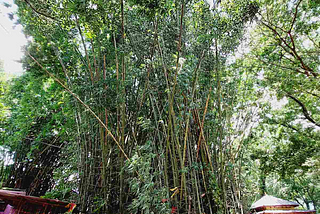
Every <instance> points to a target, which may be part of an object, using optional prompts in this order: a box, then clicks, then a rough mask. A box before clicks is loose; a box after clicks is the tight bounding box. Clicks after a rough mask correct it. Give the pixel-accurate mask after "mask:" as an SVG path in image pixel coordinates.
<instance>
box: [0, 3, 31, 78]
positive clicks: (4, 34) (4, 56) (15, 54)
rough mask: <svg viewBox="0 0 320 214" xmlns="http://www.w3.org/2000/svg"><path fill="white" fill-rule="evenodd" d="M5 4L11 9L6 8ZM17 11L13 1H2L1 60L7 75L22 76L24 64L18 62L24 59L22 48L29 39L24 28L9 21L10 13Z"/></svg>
mask: <svg viewBox="0 0 320 214" xmlns="http://www.w3.org/2000/svg"><path fill="white" fill-rule="evenodd" d="M3 3H8V4H10V5H11V7H9V8H7V7H5V6H4V5H3ZM16 10H17V5H15V4H13V0H0V60H2V61H3V62H4V70H5V72H6V73H9V74H13V75H20V74H22V73H23V70H22V64H21V63H19V62H17V61H18V60H20V59H21V58H22V57H23V52H22V46H24V45H26V44H27V39H26V37H25V36H24V34H23V33H22V26H21V25H15V24H14V23H15V21H16V20H10V19H9V16H8V13H12V12H15V11H16ZM15 18H16V17H15Z"/></svg>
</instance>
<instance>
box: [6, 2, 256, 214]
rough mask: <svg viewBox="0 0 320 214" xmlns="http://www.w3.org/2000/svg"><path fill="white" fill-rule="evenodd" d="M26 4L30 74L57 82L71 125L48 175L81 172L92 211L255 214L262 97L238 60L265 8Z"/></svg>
mask: <svg viewBox="0 0 320 214" xmlns="http://www.w3.org/2000/svg"><path fill="white" fill-rule="evenodd" d="M15 3H16V4H18V6H19V9H18V16H19V22H20V23H21V24H22V25H23V26H24V28H25V33H26V34H27V35H29V36H31V37H32V42H30V43H29V44H28V46H27V47H26V57H25V58H24V59H23V63H24V67H25V69H26V70H27V72H29V73H32V74H33V75H34V76H36V77H39V78H40V79H41V80H40V81H44V80H46V81H47V80H48V79H49V80H50V81H51V83H50V84H52V85H55V90H56V93H57V95H56V97H53V98H52V99H57V101H59V100H61V99H62V98H61V97H63V101H61V102H59V108H58V109H59V110H57V111H52V115H51V116H52V117H54V115H55V114H56V113H57V112H60V111H62V112H65V114H64V115H61V117H59V118H58V119H59V120H63V121H65V120H67V121H69V122H61V123H62V125H66V124H69V123H71V124H70V125H69V126H68V131H67V132H66V133H67V134H64V135H67V136H68V137H67V139H66V138H64V139H61V138H59V139H56V138H54V137H52V138H48V141H49V142H47V144H46V147H45V148H48V149H49V150H50V152H48V153H45V154H47V156H46V157H39V158H40V159H41V161H42V163H46V162H49V163H47V165H46V170H47V171H42V173H45V174H47V173H49V174H51V175H52V173H53V172H52V171H53V170H56V169H58V168H60V169H61V170H62V171H65V170H66V168H67V167H66V166H71V165H73V167H74V168H75V172H74V173H73V177H74V181H75V183H76V186H77V197H76V200H77V201H76V202H77V203H78V204H79V210H80V211H81V212H82V213H146V214H147V213H170V212H172V211H173V208H174V209H176V210H175V211H176V213H211V214H213V213H241V214H243V213H244V212H247V211H248V206H250V204H248V202H247V200H248V199H247V198H246V197H247V193H246V192H243V191H244V188H243V185H244V182H243V179H244V174H243V170H244V169H243V166H244V161H245V160H246V159H245V158H246V157H245V156H246V155H245V154H244V149H245V148H246V147H247V146H248V142H249V139H250V138H251V137H252V135H251V131H252V129H253V128H254V126H255V125H256V122H257V120H258V118H259V117H258V115H259V113H260V106H259V104H257V102H256V100H258V99H259V98H260V97H261V96H262V93H260V92H259V91H257V90H255V84H256V83H255V82H254V81H253V79H254V78H255V77H254V75H255V74H254V72H251V71H250V69H243V68H242V67H241V66H239V64H237V63H236V59H235V56H234V54H235V53H236V52H237V51H238V50H239V45H240V44H242V43H243V42H244V40H245V39H246V36H245V34H244V33H245V29H246V28H247V27H248V26H249V24H250V23H252V22H254V19H255V17H256V15H257V14H258V12H259V4H258V2H257V1H254V0H232V1H231V0H224V1H221V2H219V1H217V2H214V5H213V6H212V7H210V8H209V5H207V4H206V2H204V1H195V0H159V1H153V0H128V1H124V0H117V1H116V0H109V1H105V0H87V1H86V0H74V1H67V0H53V1H43V0H33V1H29V0H16V2H15ZM66 112H67V113H66ZM51 116H50V117H51ZM42 119H43V118H42ZM70 121H72V122H70ZM48 145H49V146H48ZM50 145H54V147H53V148H49V147H50ZM41 148H42V147H41ZM41 148H40V150H41ZM17 167H18V166H17ZM21 167H22V166H21V165H20V168H21ZM22 168H23V167H22ZM40 171H41V170H40ZM35 173H38V174H39V172H38V171H36V172H35ZM11 178H12V179H11V183H10V182H9V183H10V185H11V186H12V187H14V186H19V185H17V184H16V183H14V182H15V181H14V178H15V176H12V177H11ZM39 179H40V180H41V179H44V178H41V177H40V178H39ZM48 179H49V178H48ZM51 179H52V177H51ZM50 185H51V186H47V187H40V186H37V185H34V186H33V187H34V188H40V189H41V188H44V189H43V191H44V192H45V191H46V190H50V189H52V188H53V186H54V185H55V184H53V183H52V184H50ZM33 191H34V192H33V193H37V191H35V190H34V189H33ZM43 191H42V192H41V191H38V194H39V195H41V194H42V193H43ZM29 193H32V191H31V190H29Z"/></svg>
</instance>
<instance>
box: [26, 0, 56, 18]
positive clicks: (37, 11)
mask: <svg viewBox="0 0 320 214" xmlns="http://www.w3.org/2000/svg"><path fill="white" fill-rule="evenodd" d="M24 1H25V3H27V5H29V6H30V8H31V9H32V10H33V11H34V12H35V13H38V14H40V15H42V16H44V17H46V18H49V19H52V20H54V21H56V19H55V18H53V17H52V16H50V15H48V14H46V13H43V12H41V11H39V10H37V9H36V8H35V7H33V6H32V4H30V2H29V1H28V0H24Z"/></svg>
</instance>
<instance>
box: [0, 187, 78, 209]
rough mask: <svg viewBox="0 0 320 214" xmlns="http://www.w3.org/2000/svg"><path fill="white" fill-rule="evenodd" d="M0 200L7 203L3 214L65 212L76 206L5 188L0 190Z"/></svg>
mask: <svg viewBox="0 0 320 214" xmlns="http://www.w3.org/2000/svg"><path fill="white" fill-rule="evenodd" d="M0 200H2V201H4V202H5V203H6V204H7V209H6V210H4V212H3V213H4V214H7V213H19V214H34V213H52V214H53V213H65V212H69V211H72V210H73V209H74V208H75V207H76V204H73V203H68V202H64V201H59V200H55V199H46V198H39V197H34V196H26V195H25V193H24V192H15V191H6V190H0ZM1 213H2V212H1V211H0V214H1Z"/></svg>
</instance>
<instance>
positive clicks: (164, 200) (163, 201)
mask: <svg viewBox="0 0 320 214" xmlns="http://www.w3.org/2000/svg"><path fill="white" fill-rule="evenodd" d="M167 201H169V199H167V198H164V199H162V200H161V202H162V203H166V202H167Z"/></svg>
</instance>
